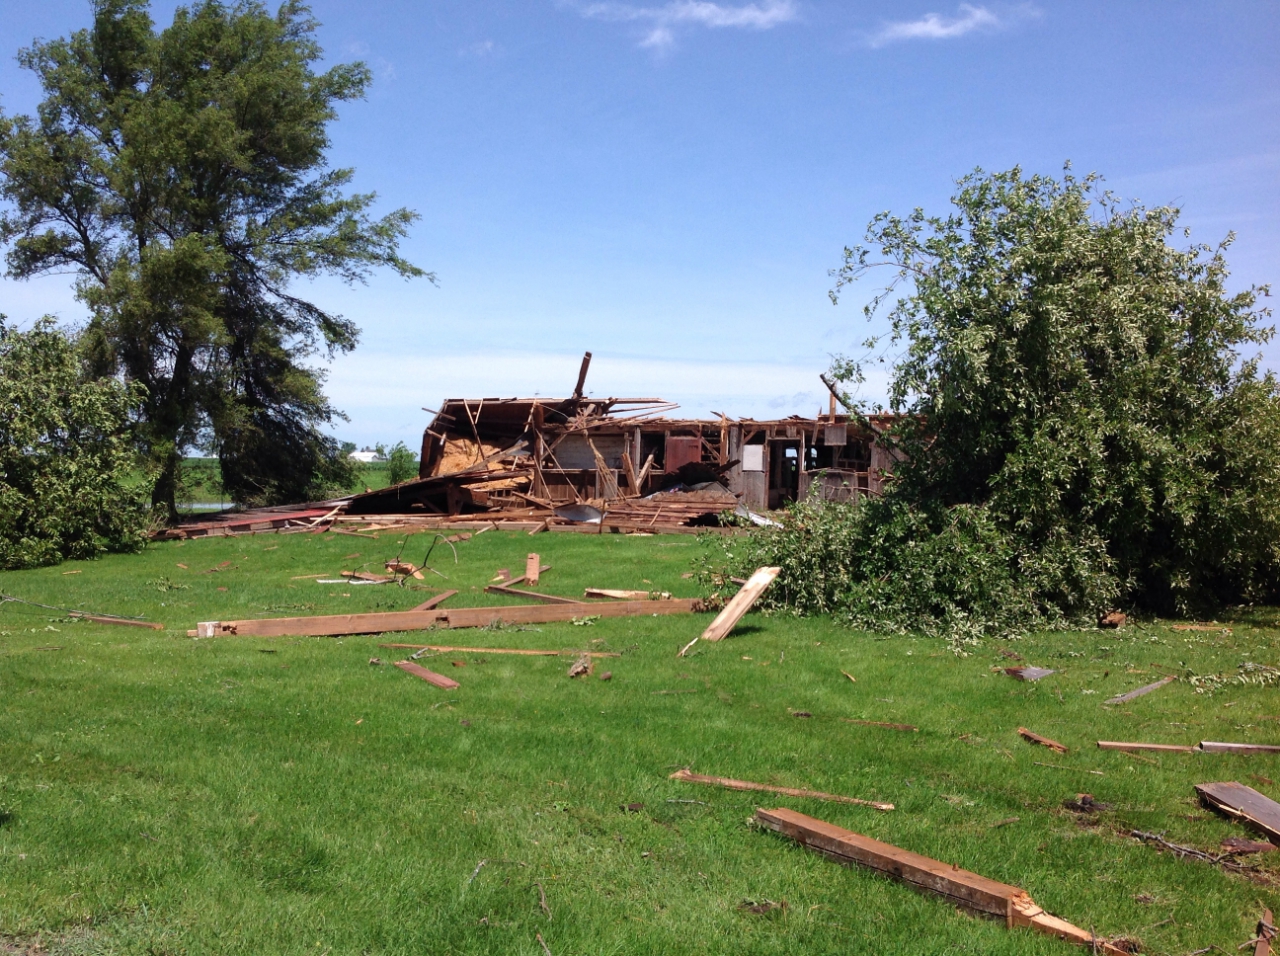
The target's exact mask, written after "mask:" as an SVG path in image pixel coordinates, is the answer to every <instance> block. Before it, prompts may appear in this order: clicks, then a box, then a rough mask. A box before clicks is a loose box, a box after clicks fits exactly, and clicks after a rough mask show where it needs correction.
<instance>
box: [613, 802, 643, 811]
mask: <svg viewBox="0 0 1280 956" xmlns="http://www.w3.org/2000/svg"><path fill="white" fill-rule="evenodd" d="M618 809H620V810H621V811H622V812H623V813H639V812H640V811H641V810H643V809H644V804H643V803H624V804H623V805H622V806H621V807H619V808H618Z"/></svg>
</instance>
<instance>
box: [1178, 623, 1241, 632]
mask: <svg viewBox="0 0 1280 956" xmlns="http://www.w3.org/2000/svg"><path fill="white" fill-rule="evenodd" d="M1169 630H1171V631H1209V632H1210V633H1216V634H1230V633H1231V628H1229V627H1227V626H1226V625H1225V624H1213V623H1209V624H1205V623H1200V624H1170V625H1169Z"/></svg>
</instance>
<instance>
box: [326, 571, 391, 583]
mask: <svg viewBox="0 0 1280 956" xmlns="http://www.w3.org/2000/svg"><path fill="white" fill-rule="evenodd" d="M342 576H343V577H344V578H347V579H348V580H350V581H351V582H352V583H353V584H354V583H355V582H356V581H368V582H369V583H370V584H390V583H391V582H393V581H394V580H395V577H394V576H393V575H389V574H373V573H372V572H370V571H343V572H342ZM321 583H322V584H323V583H324V582H323V581H322V582H321Z"/></svg>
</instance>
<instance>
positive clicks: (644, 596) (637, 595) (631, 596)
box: [582, 588, 671, 601]
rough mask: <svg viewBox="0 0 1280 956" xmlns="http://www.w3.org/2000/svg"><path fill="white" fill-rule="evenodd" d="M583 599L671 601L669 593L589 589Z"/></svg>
mask: <svg viewBox="0 0 1280 956" xmlns="http://www.w3.org/2000/svg"><path fill="white" fill-rule="evenodd" d="M582 596H583V597H589V598H609V599H610V600H612V601H670V600H671V594H670V592H668V591H626V590H617V589H614V588H587V589H586V590H585V591H583V592H582Z"/></svg>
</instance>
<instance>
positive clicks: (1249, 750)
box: [1200, 740, 1280, 754]
mask: <svg viewBox="0 0 1280 956" xmlns="http://www.w3.org/2000/svg"><path fill="white" fill-rule="evenodd" d="M1200 749H1201V750H1203V751H1204V752H1205V753H1207V754H1277V753H1280V747H1277V746H1275V745H1273V744H1228V743H1222V742H1220V741H1217V740H1202V741H1200Z"/></svg>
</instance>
